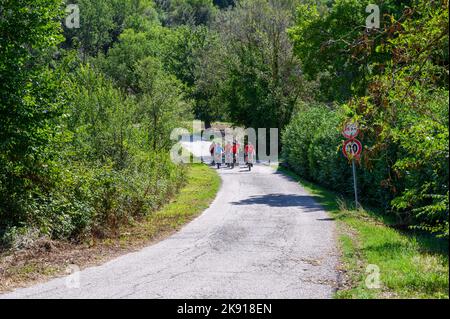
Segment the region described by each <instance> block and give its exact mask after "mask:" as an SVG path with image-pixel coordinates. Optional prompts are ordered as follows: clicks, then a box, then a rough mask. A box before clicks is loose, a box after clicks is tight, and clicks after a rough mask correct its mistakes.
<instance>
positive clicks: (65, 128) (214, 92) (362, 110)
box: [0, 0, 449, 297]
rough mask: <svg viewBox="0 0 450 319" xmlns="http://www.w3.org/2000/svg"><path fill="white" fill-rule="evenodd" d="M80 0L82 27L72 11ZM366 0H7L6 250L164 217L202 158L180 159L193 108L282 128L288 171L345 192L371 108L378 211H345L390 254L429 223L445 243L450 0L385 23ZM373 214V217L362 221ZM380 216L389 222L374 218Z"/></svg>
mask: <svg viewBox="0 0 450 319" xmlns="http://www.w3.org/2000/svg"><path fill="white" fill-rule="evenodd" d="M72 3H76V4H77V5H78V6H79V9H80V11H79V12H80V25H79V28H78V27H73V26H72V27H71V26H70V24H68V23H67V20H66V18H67V15H68V13H67V12H65V9H66V6H67V5H68V4H72ZM366 6H367V1H363V0H336V1H328V0H286V1H274V0H76V1H75V0H74V1H69V0H23V1H16V0H2V1H1V2H0V97H1V100H0V250H1V252H5V251H7V252H15V251H19V250H23V249H27V247H33V245H34V244H35V243H37V242H39V241H40V240H42V239H45V240H50V241H52V242H60V243H69V244H70V245H77V244H78V245H82V244H83V243H86V242H96V241H104V240H116V239H117V238H119V237H120V236H122V235H121V234H122V231H121V230H122V229H123V228H124V227H125V228H126V227H131V226H132V225H136V224H139V223H140V222H142V221H143V220H147V219H149V218H150V219H152V218H154V219H155V221H157V220H158V212H160V211H161V209H164V207H165V205H166V204H167V203H169V202H170V201H171V200H172V199H173V198H176V196H177V194H180V191H181V192H182V187H183V185H186V182H187V181H188V179H189V177H188V176H189V174H190V171H191V170H190V169H189V168H188V167H186V166H184V165H177V164H174V163H173V162H172V161H171V160H170V156H169V152H170V150H171V148H172V146H173V145H174V143H176V141H173V140H171V139H170V133H171V132H172V130H173V129H174V128H177V127H185V128H187V129H188V130H189V131H191V127H190V125H189V124H188V123H189V122H190V121H191V120H193V119H199V120H202V121H203V122H204V125H205V127H206V128H208V127H210V126H211V125H215V126H216V127H219V128H222V127H225V126H239V127H253V128H278V129H279V131H280V143H279V145H280V150H281V152H282V157H283V158H284V159H285V164H286V165H287V166H288V167H289V169H291V170H292V171H294V172H295V173H296V174H298V175H299V176H301V178H303V179H305V180H308V181H311V182H313V183H315V184H318V185H321V186H323V187H326V188H327V189H330V190H332V191H335V192H337V193H340V195H343V196H348V195H350V192H351V191H352V179H351V175H350V174H351V170H350V168H349V165H348V164H349V163H348V161H347V160H346V159H345V158H344V156H343V155H342V154H341V147H342V141H343V139H344V138H343V137H342V136H341V134H340V131H341V130H342V128H343V126H344V124H345V123H347V122H349V121H352V122H357V123H358V125H359V127H360V129H361V132H360V135H359V136H358V138H359V139H360V140H361V142H362V143H363V145H364V150H363V153H362V156H361V158H359V159H357V170H358V184H359V190H360V194H359V195H360V200H361V202H362V204H363V206H364V207H376V210H374V214H369V213H368V212H366V213H363V212H358V216H360V217H358V218H354V217H352V218H353V219H348V220H347V219H346V220H347V221H348V224H349V225H350V224H351V225H352V227H355V228H357V230H358V232H359V233H360V236H362V237H363V236H365V235H366V234H371V233H373V234H378V233H379V237H380V238H384V237H389V236H388V234H389V235H390V237H392V238H397V239H398V240H397V239H396V240H395V242H394V243H392V244H389V245H386V246H385V247H384V248H383V253H386V254H388V252H389V250H390V251H391V252H392V254H394V252H395V254H398V255H399V256H404V254H406V253H407V252H408V251H413V252H414V251H416V250H418V249H419V248H417V247H422V246H423V245H422V243H425V242H427V241H428V239H423V238H425V237H421V236H417V237H415V238H416V239H415V241H416V242H417V246H414V245H415V244H414V245H413V244H412V242H410V241H409V239H408V240H406V239H405V240H406V241H404V242H405V243H406V244H404V245H403V244H401V243H400V242H403V239H401V238H407V237H402V236H415V235H414V234H418V233H419V232H420V233H422V232H423V233H424V234H425V233H426V234H428V235H427V236H430V238H435V239H436V238H443V240H448V224H449V189H448V186H449V185H448V181H449V126H448V125H449V124H448V123H449V110H448V101H449V95H448V89H449V80H448V76H449V69H448V65H449V57H448V0H439V1H427V0H404V1H397V0H386V1H382V3H380V4H379V9H380V27H379V28H366V18H367V17H368V15H369V14H368V13H367V12H366ZM74 21H75V20H73V21H71V22H74ZM69 22H70V21H69ZM214 123H215V124H214ZM206 172H207V171H204V172H203V173H205V174H206ZM205 176H207V175H205ZM203 191H204V190H201V192H203ZM185 195H186V194H185ZM205 196H206V195H205ZM208 196H209V195H208ZM202 205H203V204H201V203H199V207H203V206H202ZM170 207H172V209H174V210H173V211H172V213H173V214H175V215H176V216H178V215H177V214H178V213H179V212H178V208H177V206H176V205H175V206H173V205H172V206H170ZM194 208H195V210H196V209H197V207H193V208H192V209H194ZM342 211H345V209H343V210H342ZM375 212H376V216H377V217H374V216H375ZM172 213H171V214H172ZM342 214H343V215H342V216H347V215H348V214H345V213H342ZM366 214H369V215H370V216H372V215H374V216H372V217H371V218H367V225H366V226H364V223H363V222H365V221H366V219H365V218H366V217H364V216H366ZM350 215H351V216H356V214H350ZM343 218H344V217H343ZM345 218H346V217H345ZM345 218H344V219H345ZM182 220H183V218H182V216H178V217H175V218H174V220H173V223H174V225H178V224H179V223H180V222H181V221H182ZM186 220H187V219H186ZM374 221H375V222H374ZM381 221H383V222H384V223H388V224H389V225H390V226H389V227H388V228H382V227H381V228H377V227H378V223H381ZM387 221H389V222H387ZM363 227H367V228H363ZM394 229H395V230H394ZM378 231H379V232H378ZM389 232H393V233H389ZM394 234H398V235H394ZM408 234H409V235H408ZM385 235H386V236H385ZM399 236H400V237H399ZM123 238H124V239H126V237H123ZM408 238H409V237H408ZM350 239H351V238H350V237H349V238H348V239H347V240H346V243H347V244H348V245H347V247H350V246H351V243H352V241H351V240H350ZM363 239H364V238H363ZM366 239H370V238H366ZM374 240H375V239H374ZM380 240H381V239H380ZM393 240H394V239H393ZM430 240H431V239H430ZM432 240H434V239H432ZM436 240H437V239H436ZM344 241H345V239H344ZM361 242H362V243H365V241H362V240H361ZM367 242H370V240H368V241H367ZM402 245H403V246H402ZM405 245H406V246H405ZM399 247H402V248H405V247H406V248H407V249H406V248H405V249H402V248H399ZM414 247H415V248H414ZM363 248H364V246H362V248H358V249H363ZM355 249H356V248H355ZM355 249H353V248H348V250H349V251H350V252H352V251H356V250H355ZM363 250H364V249H363ZM364 253H366V254H367V257H366V258H368V259H370V258H374V262H376V261H377V258H378V257H373V256H375V255H370V254H368V253H367V250H366V251H365V252H364ZM349 254H350V253H349ZM414 254H415V253H412V255H410V256H409V257H405V260H410V259H411V258H413V257H414V256H416V255H414ZM348 256H351V255H348ZM371 256H372V257H371ZM433 256H436V255H433ZM410 257H411V258H410ZM355 258H356V257H355ZM417 258H419V263H422V259H420V258H422V257H417ZM433 258H435V257H433ZM348 260H349V261H350V260H351V258H350V257H349V258H348ZM423 260H425V259H423ZM423 262H425V261H423ZM378 263H380V264H382V263H383V262H382V261H381V260H378ZM430 263H431V264H432V265H443V264H442V263H441V262H440V261H437V259H430ZM407 264H408V263H407ZM431 264H430V265H431ZM399 265H400V264H399ZM424 267H425V266H424ZM430 267H432V268H433V267H434V266H430ZM436 267H438V266H436ZM439 267H440V266H439ZM446 267H447V271H448V263H447V266H446ZM420 269H421V270H420V271H422V270H423V269H425V268H420ZM433 269H434V268H433ZM436 269H437V268H436ZM410 270H411V269H409V268H405V271H407V272H409V273H410V274H411V276H413V275H414V274H418V272H419V270H417V271H416V272H414V271H412V270H411V271H410ZM431 273H433V272H431ZM391 276H393V275H392V274H391ZM399 276H400V275H399ZM417 278H422V277H421V276H419V274H418V275H417ZM436 278H437V279H436V285H440V286H439V287H442V285H441V284H442V283H443V282H442V280H441V279H440V278H441V277H440V275H439V276H437V277H436ZM411 280H412V283H413V285H412V287H415V286H414V285H415V284H416V282H414V280H413V279H411ZM394 281H395V280H394ZM388 282H389V281H386V284H388ZM399 285H400V284H399ZM423 285H424V286H426V285H430V287H431V288H430V289H431V290H430V291H433V293H434V292H436V295H435V296H441V293H440V292H439V291H441V290H439V289H440V288H439V289H438V288H436V287H434V286H433V284H430V283H429V281H426V280H425V281H424V282H423ZM447 285H448V282H447ZM394 286H395V284H394V283H392V285H391V286H389V287H394ZM419 286H420V285H419ZM355 289H356V288H355ZM389 289H391V288H389ZM392 289H394V288H392ZM405 289H406V288H405ZM394 290H395V289H394ZM419 290H420V289H419ZM420 291H423V290H420ZM396 293H398V294H399V295H402V294H403V292H401V291H400V290H399V289H397V292H396ZM423 293H424V294H423V295H420V294H419V295H417V296H419V297H420V296H425V295H426V294H425V292H423ZM349 294H350V295H351V294H352V292H349ZM406 295H408V294H407V293H406V292H405V296H406ZM355 296H357V294H356V295H355ZM367 296H371V295H370V294H369V293H368V295H367ZM386 296H388V295H386ZM410 296H412V295H410ZM427 296H430V294H427Z"/></svg>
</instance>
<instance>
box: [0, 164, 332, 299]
mask: <svg viewBox="0 0 450 319" xmlns="http://www.w3.org/2000/svg"><path fill="white" fill-rule="evenodd" d="M212 169H213V168H212ZM219 173H220V175H221V177H222V187H221V189H220V191H219V193H218V195H217V197H216V199H215V200H214V202H213V203H212V205H211V206H210V207H209V208H208V209H207V210H205V211H204V212H203V213H202V215H200V216H199V217H198V218H196V219H195V220H193V221H192V222H191V223H189V224H188V225H186V226H185V227H184V228H182V230H181V231H179V232H178V233H176V234H174V235H172V236H171V237H169V238H167V239H165V240H163V241H161V242H159V243H157V244H155V245H152V246H149V247H146V248H144V249H142V250H140V251H138V252H134V253H130V254H127V255H124V256H121V257H119V258H116V259H114V260H112V261H110V262H107V263H105V264H103V265H101V266H98V267H91V268H87V269H85V270H82V271H81V272H78V273H76V274H74V275H72V276H70V277H61V278H57V279H53V280H51V281H49V282H47V283H44V284H39V285H35V286H32V287H30V288H23V289H18V290H15V291H13V292H11V293H9V294H5V295H0V298H330V297H332V295H333V292H334V290H335V286H336V281H337V271H336V266H337V254H336V248H335V238H334V227H335V225H334V222H333V220H332V219H331V218H330V217H329V216H328V215H327V213H326V212H324V211H323V209H322V208H321V207H320V206H319V205H318V204H317V203H316V202H315V201H314V200H313V199H312V198H311V197H310V196H309V195H308V194H307V193H306V192H305V191H304V190H303V189H302V188H301V187H300V186H299V185H298V183H296V182H294V181H292V180H291V179H289V178H288V177H286V176H284V175H282V174H279V173H277V172H276V171H275V170H274V169H273V168H271V167H269V166H267V165H255V167H254V169H253V170H252V171H251V172H248V171H247V170H246V169H244V168H242V169H241V168H239V167H236V168H235V169H233V170H231V169H227V168H222V169H220V170H219Z"/></svg>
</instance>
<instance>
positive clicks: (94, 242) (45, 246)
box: [0, 164, 220, 292]
mask: <svg viewBox="0 0 450 319" xmlns="http://www.w3.org/2000/svg"><path fill="white" fill-rule="evenodd" d="M186 171H187V173H186V182H185V184H184V185H183V186H182V187H181V188H180V191H179V193H178V194H177V195H176V196H174V197H173V199H172V200H171V201H170V202H169V203H167V204H166V205H164V206H163V207H162V208H161V209H158V210H156V211H155V212H153V213H152V214H149V215H147V216H146V217H142V218H141V219H139V220H136V221H135V222H133V223H130V224H127V225H122V226H121V227H120V228H119V229H117V233H116V234H115V236H114V237H108V238H102V239H100V238H90V239H89V240H85V241H83V242H80V243H73V242H70V241H61V240H51V239H50V238H40V239H39V240H35V241H33V243H32V244H30V246H28V247H27V249H20V250H16V251H14V252H10V251H5V252H3V253H1V254H0V292H2V291H6V290H10V289H13V288H15V287H19V286H26V285H29V284H31V283H33V282H37V281H41V280H45V279H47V278H49V277H52V276H57V275H64V274H65V273H66V272H65V271H66V270H67V267H68V266H70V265H76V266H77V267H80V268H85V267H87V266H92V265H96V264H99V263H102V262H106V261H107V260H109V259H111V258H113V257H115V256H118V255H121V254H125V253H127V252H130V251H134V250H137V249H139V248H141V247H144V246H146V245H149V244H152V243H155V242H157V241H159V240H161V239H164V238H166V237H167V236H169V235H170V234H172V233H173V232H174V231H177V230H178V229H180V228H181V227H182V226H183V225H184V224H186V223H187V222H189V221H191V220H192V219H193V218H195V217H196V216H198V215H199V214H200V213H201V212H202V211H203V210H204V209H206V208H207V207H208V206H209V204H210V203H211V202H212V200H213V199H214V198H215V196H216V194H217V192H218V190H219V187H220V177H219V176H218V175H217V173H216V172H215V171H214V170H212V169H210V168H209V167H208V166H206V165H202V164H192V165H189V166H188V167H187V168H186Z"/></svg>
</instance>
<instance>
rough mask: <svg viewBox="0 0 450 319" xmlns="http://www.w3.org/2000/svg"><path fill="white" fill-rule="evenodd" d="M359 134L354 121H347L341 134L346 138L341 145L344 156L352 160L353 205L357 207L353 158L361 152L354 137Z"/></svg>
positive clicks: (358, 142) (360, 145) (359, 145)
mask: <svg viewBox="0 0 450 319" xmlns="http://www.w3.org/2000/svg"><path fill="white" fill-rule="evenodd" d="M358 134H359V128H358V125H357V124H356V123H348V124H346V125H345V128H344V130H343V131H342V135H344V137H346V138H347V140H346V141H345V142H344V145H343V147H342V152H343V153H344V156H345V157H346V158H348V159H349V160H351V161H352V172H353V188H354V190H355V207H356V208H357V209H358V207H359V202H358V186H357V183H356V165H355V158H359V156H360V155H361V152H362V144H361V142H360V141H359V140H357V139H356V137H357V136H358Z"/></svg>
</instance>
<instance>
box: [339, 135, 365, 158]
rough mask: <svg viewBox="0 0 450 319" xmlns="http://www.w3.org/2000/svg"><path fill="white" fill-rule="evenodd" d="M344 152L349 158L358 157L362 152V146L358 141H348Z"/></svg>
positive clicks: (343, 149)
mask: <svg viewBox="0 0 450 319" xmlns="http://www.w3.org/2000/svg"><path fill="white" fill-rule="evenodd" d="M342 152H343V153H344V155H345V157H347V158H353V157H358V156H359V155H361V152H362V144H361V142H360V141H358V140H357V139H351V140H347V141H345V142H344V147H343V148H342Z"/></svg>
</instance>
